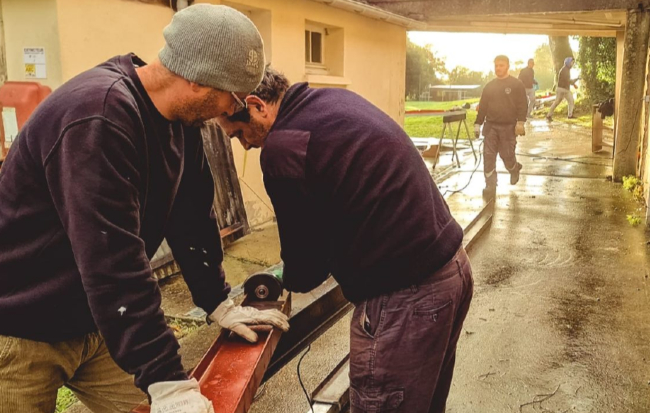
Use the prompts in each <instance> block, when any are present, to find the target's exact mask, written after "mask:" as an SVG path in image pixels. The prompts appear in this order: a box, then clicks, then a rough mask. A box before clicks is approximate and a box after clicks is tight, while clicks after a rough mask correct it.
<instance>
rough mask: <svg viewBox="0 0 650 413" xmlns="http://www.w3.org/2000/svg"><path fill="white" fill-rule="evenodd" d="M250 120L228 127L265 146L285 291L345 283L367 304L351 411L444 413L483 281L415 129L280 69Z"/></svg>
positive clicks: (228, 121) (355, 328)
mask: <svg viewBox="0 0 650 413" xmlns="http://www.w3.org/2000/svg"><path fill="white" fill-rule="evenodd" d="M246 99H247V102H248V111H242V112H240V113H238V114H236V115H234V116H231V117H226V116H221V117H219V118H218V122H219V123H220V125H221V126H223V127H224V129H225V130H226V132H227V133H228V135H229V136H231V137H232V138H238V139H239V140H240V142H241V143H242V145H243V146H244V148H245V149H251V148H256V147H257V148H262V153H261V164H262V171H263V173H264V185H265V187H266V190H267V192H268V194H269V196H270V198H271V201H272V202H273V206H274V209H275V213H276V217H277V221H278V230H279V232H280V241H281V246H282V259H283V261H284V275H283V277H284V278H283V280H284V284H285V287H286V288H287V289H288V290H290V291H298V292H307V291H309V290H311V289H313V288H315V287H316V286H318V285H319V284H321V283H322V282H323V281H325V279H326V278H327V277H328V275H329V274H331V275H332V276H333V277H334V278H335V279H336V281H338V283H339V284H340V286H341V289H342V291H343V294H344V295H345V296H346V297H347V298H348V299H349V300H350V301H352V302H353V303H354V304H355V305H356V310H355V311H354V315H353V317H352V322H351V331H350V334H351V337H350V340H351V341H350V385H351V388H350V402H351V411H352V412H354V413H357V412H370V411H372V412H375V411H403V412H410V413H424V412H444V410H445V403H446V399H447V395H448V393H449V388H450V386H451V379H452V374H453V369H454V362H455V357H456V343H457V341H458V338H459V335H460V332H461V327H462V324H463V320H464V319H465V316H466V314H467V311H468V309H469V304H470V301H471V297H472V288H473V281H472V275H471V267H470V263H469V260H468V258H467V255H466V253H465V251H464V249H463V247H462V239H463V231H462V229H461V228H460V226H459V225H458V223H456V221H455V220H454V218H453V217H452V216H451V214H450V212H449V208H448V206H447V204H446V203H445V201H444V199H443V197H442V196H441V194H440V192H439V191H438V188H437V187H436V185H435V183H434V182H433V180H432V179H431V176H430V175H429V172H428V170H427V168H426V166H425V164H424V162H423V161H422V158H421V156H420V154H419V153H418V151H417V150H416V149H415V147H414V146H413V144H412V142H411V140H410V139H409V137H408V136H407V135H406V134H405V133H404V131H403V130H402V128H401V127H400V126H399V125H398V124H397V123H395V122H394V121H393V120H392V119H390V118H389V117H388V116H387V115H386V114H385V113H383V112H382V111H381V110H379V109H378V108H376V107H375V106H373V105H372V104H370V103H369V102H368V101H366V100H365V99H363V98H361V97H360V96H358V95H356V94H354V93H352V92H349V91H347V90H341V89H311V88H309V87H308V86H307V84H306V83H299V84H296V85H294V86H292V87H289V84H288V81H287V80H286V78H285V77H284V76H283V75H281V74H279V73H277V72H275V71H274V70H272V69H267V72H266V74H265V76H264V79H263V81H262V83H261V85H260V86H259V87H258V88H257V89H256V91H255V92H253V94H252V95H251V96H248V97H247V98H246Z"/></svg>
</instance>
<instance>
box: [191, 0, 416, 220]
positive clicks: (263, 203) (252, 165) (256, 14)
mask: <svg viewBox="0 0 650 413" xmlns="http://www.w3.org/2000/svg"><path fill="white" fill-rule="evenodd" d="M200 2H202V3H211V4H226V5H228V6H231V7H234V8H236V9H238V10H240V11H242V12H243V13H245V14H247V15H248V16H249V17H250V18H251V20H253V21H254V22H255V24H256V25H257V26H258V27H260V28H264V30H260V32H261V33H262V36H263V38H264V42H265V47H266V49H267V61H270V62H271V63H272V65H273V66H274V67H276V68H277V69H279V70H281V71H282V72H283V73H284V74H285V75H286V76H287V77H288V78H289V80H290V81H291V82H292V83H296V82H304V81H309V82H310V84H311V86H313V87H345V88H347V89H349V90H352V91H354V92H356V93H358V94H360V95H362V96H363V97H365V98H366V99H368V100H369V101H371V102H372V103H373V104H375V105H377V106H378V107H379V108H381V109H382V110H383V111H385V112H386V113H388V114H389V115H390V116H391V117H392V118H393V119H395V120H396V121H397V122H399V123H400V124H402V123H403V121H404V87H405V84H404V79H405V66H406V30H405V29H404V28H402V27H398V26H394V25H391V24H387V23H384V22H381V21H377V20H372V19H368V18H365V17H362V16H358V15H356V14H354V13H350V12H346V11H343V10H339V9H336V8H333V7H329V6H326V5H324V4H321V3H316V2H313V1H309V0H292V1H287V0H239V1H224V2H219V1H205V0H204V1H200ZM307 21H309V22H316V23H320V24H322V25H325V26H329V27H334V28H336V31H335V33H334V34H332V36H335V35H340V34H341V32H342V37H343V50H342V51H343V53H342V56H340V57H339V58H340V59H342V60H343V61H342V63H341V62H339V61H337V62H336V63H335V65H337V66H342V67H343V72H342V73H336V76H312V75H309V74H307V72H306V69H305V38H304V31H305V23H306V22H307ZM327 37H328V36H326V39H325V42H326V50H327V41H328V40H329V39H328V38H327ZM233 151H234V155H235V160H236V165H237V170H238V171H239V175H240V177H241V181H242V192H243V193H244V200H245V203H246V208H247V212H248V216H249V220H250V222H251V225H256V224H258V223H261V222H264V221H267V220H269V219H271V218H272V217H273V213H272V211H271V210H270V208H269V206H270V200H269V199H268V196H267V195H266V191H265V190H264V185H263V182H262V179H261V177H262V172H261V169H260V163H259V155H260V151H259V150H256V149H254V150H251V151H248V152H245V151H244V150H243V149H242V148H241V145H239V144H238V143H234V144H233Z"/></svg>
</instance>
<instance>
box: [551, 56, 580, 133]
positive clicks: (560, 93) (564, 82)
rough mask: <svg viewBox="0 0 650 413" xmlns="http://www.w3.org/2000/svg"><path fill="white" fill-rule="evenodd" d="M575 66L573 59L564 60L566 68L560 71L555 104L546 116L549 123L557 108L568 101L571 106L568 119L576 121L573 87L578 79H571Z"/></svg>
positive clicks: (563, 67)
mask: <svg viewBox="0 0 650 413" xmlns="http://www.w3.org/2000/svg"><path fill="white" fill-rule="evenodd" d="M574 64H575V61H574V60H573V57H567V58H566V59H564V66H562V69H560V73H559V74H558V78H557V91H556V94H555V102H553V104H552V105H551V108H550V109H549V110H548V114H547V115H546V120H548V121H549V122H551V121H553V113H555V108H556V107H557V106H558V105H559V104H560V103H562V101H563V100H564V99H566V101H567V104H568V105H569V112H568V114H567V115H568V116H567V118H568V119H574V117H573V107H574V105H575V104H574V102H573V93H572V92H571V86H575V84H576V82H577V81H578V79H571V68H572V67H573V65H574Z"/></svg>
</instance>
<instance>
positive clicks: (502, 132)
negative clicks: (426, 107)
mask: <svg viewBox="0 0 650 413" xmlns="http://www.w3.org/2000/svg"><path fill="white" fill-rule="evenodd" d="M509 69H510V60H509V59H508V57H507V56H503V55H500V56H497V57H496V58H495V59H494V73H495V74H496V76H497V78H496V79H493V80H492V81H490V83H488V84H487V85H486V86H485V89H483V94H482V95H481V100H480V102H479V110H478V115H477V116H476V122H475V123H474V134H475V135H476V137H478V136H479V135H480V133H481V125H483V123H484V122H485V125H484V126H483V136H485V144H484V149H483V159H484V162H483V163H484V166H483V168H484V171H485V172H484V173H485V189H484V190H483V195H484V196H485V197H486V198H490V197H493V196H494V194H495V192H496V188H497V171H496V169H497V154H499V155H500V156H501V159H502V160H503V163H504V164H505V166H506V169H507V170H508V172H509V173H510V184H511V185H514V184H516V183H517V182H519V171H521V164H520V163H519V162H517V157H516V155H515V149H516V147H517V136H522V135H525V134H526V130H525V128H524V124H525V122H526V111H527V110H528V101H527V98H526V91H525V90H524V85H523V83H521V81H520V80H518V79H515V78H514V77H512V76H510V75H509V74H508V70H509Z"/></svg>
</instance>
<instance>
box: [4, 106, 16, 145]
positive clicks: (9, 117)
mask: <svg viewBox="0 0 650 413" xmlns="http://www.w3.org/2000/svg"><path fill="white" fill-rule="evenodd" d="M2 126H3V127H4V130H5V149H9V148H10V147H11V144H12V143H13V142H14V140H15V139H16V136H18V120H17V119H16V108H9V107H6V108H2Z"/></svg>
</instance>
